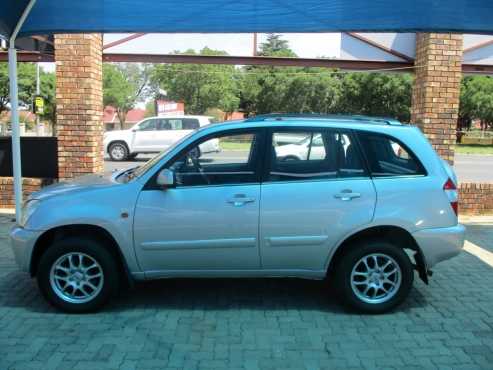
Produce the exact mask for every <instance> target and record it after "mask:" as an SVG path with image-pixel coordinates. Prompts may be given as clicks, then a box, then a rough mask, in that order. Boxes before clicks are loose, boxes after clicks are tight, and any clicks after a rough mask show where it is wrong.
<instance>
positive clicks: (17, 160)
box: [9, 45, 22, 223]
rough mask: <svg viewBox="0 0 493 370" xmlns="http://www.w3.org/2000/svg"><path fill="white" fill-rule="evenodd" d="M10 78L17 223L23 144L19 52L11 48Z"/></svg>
mask: <svg viewBox="0 0 493 370" xmlns="http://www.w3.org/2000/svg"><path fill="white" fill-rule="evenodd" d="M9 77H10V117H11V119H12V122H11V124H12V162H13V163H12V164H13V170H14V194H15V215H16V221H17V223H19V222H20V219H21V217H22V215H21V212H22V174H21V142H20V127H19V102H18V100H17V99H18V98H17V51H16V50H15V48H14V47H13V45H12V46H10V47H9Z"/></svg>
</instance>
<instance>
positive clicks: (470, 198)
mask: <svg viewBox="0 0 493 370" xmlns="http://www.w3.org/2000/svg"><path fill="white" fill-rule="evenodd" d="M459 214H465V215H467V214H476V215H477V214H493V183H471V182H465V183H461V184H459Z"/></svg>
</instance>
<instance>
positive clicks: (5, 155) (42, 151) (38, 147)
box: [0, 136, 58, 179]
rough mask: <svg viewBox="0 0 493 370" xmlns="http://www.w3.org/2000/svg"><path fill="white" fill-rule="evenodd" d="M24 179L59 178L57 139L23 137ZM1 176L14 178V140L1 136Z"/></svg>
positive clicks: (22, 159)
mask: <svg viewBox="0 0 493 370" xmlns="http://www.w3.org/2000/svg"><path fill="white" fill-rule="evenodd" d="M21 161H22V177H34V178H51V179H56V178H58V142H57V138H56V137H21ZM0 176H3V177H11V176H13V170H12V139H11V137H10V136H0Z"/></svg>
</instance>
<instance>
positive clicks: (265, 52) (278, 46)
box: [258, 33, 296, 57]
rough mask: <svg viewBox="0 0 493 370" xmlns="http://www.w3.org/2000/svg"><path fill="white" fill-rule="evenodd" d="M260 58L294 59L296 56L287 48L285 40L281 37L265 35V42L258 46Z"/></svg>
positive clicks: (287, 44)
mask: <svg viewBox="0 0 493 370" xmlns="http://www.w3.org/2000/svg"><path fill="white" fill-rule="evenodd" d="M258 55H260V56H276V57H296V54H295V53H294V52H293V51H292V50H291V49H290V48H289V43H288V41H287V40H283V39H282V38H281V35H279V34H276V33H269V34H267V39H266V41H265V42H263V43H261V44H260V51H259V53H258Z"/></svg>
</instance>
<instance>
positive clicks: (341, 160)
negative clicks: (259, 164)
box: [268, 129, 367, 181]
mask: <svg viewBox="0 0 493 370" xmlns="http://www.w3.org/2000/svg"><path fill="white" fill-rule="evenodd" d="M271 143H272V146H271V148H270V150H271V155H270V157H271V161H270V166H269V172H268V181H290V180H291V181H293V180H302V179H336V178H341V177H363V176H367V174H366V171H365V169H364V167H363V164H362V161H361V158H360V153H359V151H358V149H357V147H356V145H355V144H354V143H353V142H352V138H351V137H350V135H349V134H348V133H345V132H339V131H335V130H323V129H322V130H313V131H312V130H309V131H308V130H307V131H302V130H300V131H286V132H283V131H274V132H273V134H272V141H271Z"/></svg>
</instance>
